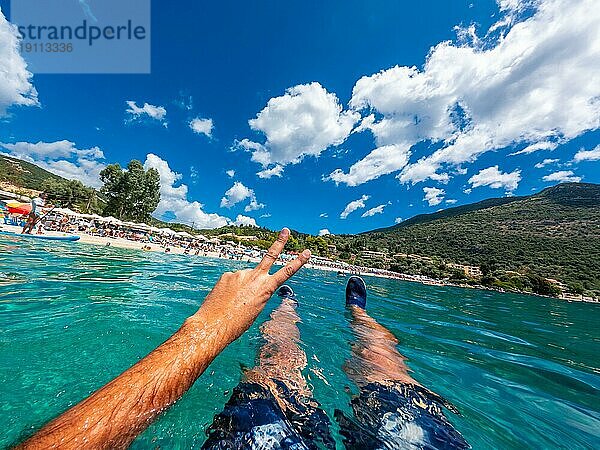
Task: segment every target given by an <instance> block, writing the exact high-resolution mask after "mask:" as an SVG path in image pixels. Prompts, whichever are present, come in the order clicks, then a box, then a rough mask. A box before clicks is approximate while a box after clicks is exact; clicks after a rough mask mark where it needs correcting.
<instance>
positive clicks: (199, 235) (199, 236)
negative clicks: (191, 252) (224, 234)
mask: <svg viewBox="0 0 600 450" xmlns="http://www.w3.org/2000/svg"><path fill="white" fill-rule="evenodd" d="M194 237H195V238H196V239H198V240H200V241H208V238H207V237H206V236H204V235H203V234H197V235H196V236H194Z"/></svg>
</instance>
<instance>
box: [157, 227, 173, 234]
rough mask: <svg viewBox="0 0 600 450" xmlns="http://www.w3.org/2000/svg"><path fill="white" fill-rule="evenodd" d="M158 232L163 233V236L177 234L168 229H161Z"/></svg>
mask: <svg viewBox="0 0 600 450" xmlns="http://www.w3.org/2000/svg"><path fill="white" fill-rule="evenodd" d="M160 231H161V233H165V234H177V232H175V231H173V230H171V229H170V228H161V229H160Z"/></svg>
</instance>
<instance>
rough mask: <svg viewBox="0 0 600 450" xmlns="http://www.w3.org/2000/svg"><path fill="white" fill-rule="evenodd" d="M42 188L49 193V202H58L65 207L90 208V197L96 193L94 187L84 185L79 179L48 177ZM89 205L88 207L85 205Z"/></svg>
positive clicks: (86, 209)
mask: <svg viewBox="0 0 600 450" xmlns="http://www.w3.org/2000/svg"><path fill="white" fill-rule="evenodd" d="M42 189H43V190H44V192H46V194H47V195H48V201H49V203H53V204H57V205H60V206H62V207H65V208H74V207H75V206H78V207H79V209H84V210H85V211H86V212H87V211H88V210H89V203H90V198H92V197H93V196H94V195H95V191H94V189H92V188H89V187H87V186H84V185H83V183H82V182H81V181H78V180H56V179H53V178H48V179H47V180H45V181H44V182H43V184H42ZM86 205H88V207H87V208H86V207H85V206H86Z"/></svg>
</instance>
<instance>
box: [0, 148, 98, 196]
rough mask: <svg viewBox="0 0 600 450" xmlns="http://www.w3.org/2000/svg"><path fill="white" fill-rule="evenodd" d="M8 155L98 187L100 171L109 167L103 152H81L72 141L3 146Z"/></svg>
mask: <svg viewBox="0 0 600 450" xmlns="http://www.w3.org/2000/svg"><path fill="white" fill-rule="evenodd" d="M0 147H3V148H4V149H6V150H7V152H6V154H8V155H10V156H13V157H15V158H19V159H22V160H24V161H28V162H31V163H33V164H35V165H37V166H40V167H41V168H43V169H46V170H47V171H49V172H51V173H53V174H55V175H58V176H61V177H64V178H67V179H69V180H79V181H81V182H82V183H83V184H85V185H87V186H92V187H95V188H98V187H100V186H101V185H102V183H101V182H100V172H101V171H102V170H103V169H104V168H105V167H106V165H105V164H104V161H103V160H104V153H103V152H102V150H100V148H98V147H91V148H87V149H79V148H77V146H76V144H75V143H74V142H71V141H67V140H62V141H56V142H42V141H40V142H37V143H32V142H16V143H14V144H13V143H1V142H0Z"/></svg>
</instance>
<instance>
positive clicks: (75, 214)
mask: <svg viewBox="0 0 600 450" xmlns="http://www.w3.org/2000/svg"><path fill="white" fill-rule="evenodd" d="M54 212H57V213H59V214H64V215H65V216H71V217H80V216H81V214H80V213H78V212H75V211H73V210H72V209H69V208H54Z"/></svg>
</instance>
